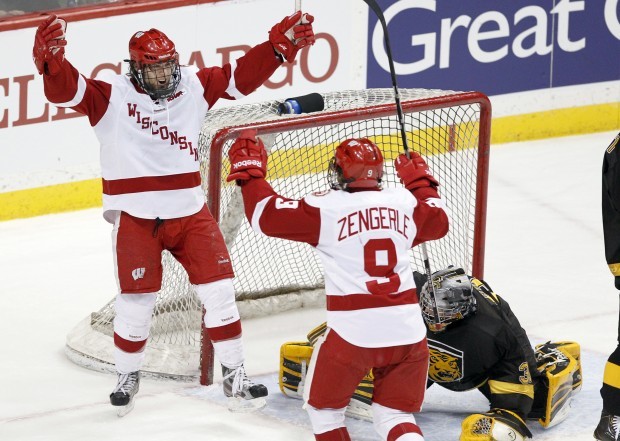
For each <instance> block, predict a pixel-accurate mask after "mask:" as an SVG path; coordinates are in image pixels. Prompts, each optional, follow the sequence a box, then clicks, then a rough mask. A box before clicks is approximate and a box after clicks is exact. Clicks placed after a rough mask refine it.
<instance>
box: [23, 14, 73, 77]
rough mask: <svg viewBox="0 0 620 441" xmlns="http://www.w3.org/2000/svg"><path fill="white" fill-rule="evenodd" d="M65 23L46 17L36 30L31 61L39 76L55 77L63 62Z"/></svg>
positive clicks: (65, 43) (55, 18)
mask: <svg viewBox="0 0 620 441" xmlns="http://www.w3.org/2000/svg"><path fill="white" fill-rule="evenodd" d="M66 29H67V22H66V21H65V20H64V19H62V18H59V17H56V16H55V15H53V14H52V15H50V16H49V17H47V18H46V19H45V20H44V21H43V22H42V23H41V24H40V25H39V27H38V28H37V32H36V34H35V36H34V47H33V48H32V59H33V60H34V64H35V65H36V66H37V70H38V71H39V74H41V75H42V74H46V75H56V74H57V73H58V72H60V65H61V64H62V62H63V61H64V60H65V46H66V45H67V40H65V31H66Z"/></svg>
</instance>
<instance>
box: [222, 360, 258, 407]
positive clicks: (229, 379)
mask: <svg viewBox="0 0 620 441" xmlns="http://www.w3.org/2000/svg"><path fill="white" fill-rule="evenodd" d="M222 375H223V376H224V379H223V384H222V386H223V388H224V395H226V396H227V397H228V410H230V411H231V412H252V411H254V410H258V409H262V408H263V407H265V405H266V404H267V400H266V399H265V397H266V396H267V394H268V391H267V388H266V387H265V386H264V385H262V384H254V383H253V382H252V380H250V379H249V378H248V376H247V375H246V373H245V368H244V367H243V365H241V366H239V367H238V368H227V367H226V366H222Z"/></svg>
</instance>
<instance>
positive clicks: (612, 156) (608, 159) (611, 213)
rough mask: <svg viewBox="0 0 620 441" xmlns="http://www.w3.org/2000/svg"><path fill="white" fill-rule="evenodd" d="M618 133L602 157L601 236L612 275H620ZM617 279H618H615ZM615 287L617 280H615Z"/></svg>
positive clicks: (619, 148)
mask: <svg viewBox="0 0 620 441" xmlns="http://www.w3.org/2000/svg"><path fill="white" fill-rule="evenodd" d="M619 144H620V133H618V135H616V137H615V138H614V140H613V141H612V142H611V144H609V147H607V149H606V150H605V155H604V158H603V188H602V189H603V192H602V209H603V236H604V241H605V259H606V260H607V265H609V270H610V271H611V273H612V274H613V275H614V277H620V166H619V165H618V162H619V161H620V145H619ZM616 280H618V279H616ZM616 287H617V288H619V289H620V286H618V282H616Z"/></svg>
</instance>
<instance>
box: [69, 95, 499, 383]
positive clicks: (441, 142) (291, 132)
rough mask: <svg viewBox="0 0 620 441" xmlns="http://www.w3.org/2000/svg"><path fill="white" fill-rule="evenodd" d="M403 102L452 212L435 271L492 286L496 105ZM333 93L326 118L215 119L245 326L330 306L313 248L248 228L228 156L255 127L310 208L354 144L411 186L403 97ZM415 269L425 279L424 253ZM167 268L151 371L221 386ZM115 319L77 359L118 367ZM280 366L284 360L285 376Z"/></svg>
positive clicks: (256, 113) (109, 313)
mask: <svg viewBox="0 0 620 441" xmlns="http://www.w3.org/2000/svg"><path fill="white" fill-rule="evenodd" d="M400 95H401V104H402V109H403V113H404V124H405V132H406V134H407V137H408V145H409V146H410V148H411V149H412V150H415V151H417V152H418V153H420V154H421V155H422V156H424V158H425V159H426V161H427V162H428V164H429V167H430V169H431V171H432V172H433V174H434V175H435V177H436V178H437V179H438V181H439V182H440V188H439V192H440V194H441V196H442V198H443V199H444V200H445V201H446V204H447V206H448V210H449V212H450V219H451V226H450V232H449V233H448V235H447V236H446V237H444V238H443V239H440V240H438V241H433V242H430V243H428V246H427V248H428V254H429V258H430V263H431V267H432V269H433V270H437V269H440V268H444V267H446V266H448V265H457V266H460V267H463V268H464V269H465V271H466V272H468V273H470V274H473V275H475V276H477V277H483V271H484V243H485V225H486V201H487V182H488V167H489V159H488V158H489V147H490V145H489V144H490V125H491V105H490V102H489V100H488V98H487V97H486V96H485V95H484V94H482V93H479V92H454V91H442V90H427V89H400ZM323 96H324V99H325V110H323V111H321V112H316V113H310V114H301V115H283V116H279V115H278V114H277V107H278V104H279V103H280V101H268V102H262V103H256V104H247V105H240V106H230V107H224V108H221V109H217V110H212V111H210V112H208V114H207V116H206V118H205V123H204V126H203V129H202V131H201V136H200V146H199V152H200V153H199V154H200V162H201V174H202V178H203V188H204V191H205V195H206V201H207V204H208V206H209V209H210V210H211V213H212V214H213V216H214V217H215V219H217V220H218V221H219V223H220V228H221V229H222V232H223V234H224V237H225V240H226V243H227V246H228V248H229V251H230V254H231V258H232V261H233V266H234V269H235V279H234V281H233V282H234V285H235V290H236V297H237V302H238V305H239V309H240V313H241V316H242V318H247V317H252V316H258V315H265V314H270V313H274V312H278V311H284V310H288V309H293V308H300V307H304V306H322V304H324V295H323V294H324V293H323V291H322V288H323V275H322V268H321V264H320V261H319V260H318V257H317V256H316V254H315V253H314V251H313V249H312V248H311V247H310V246H309V245H306V244H301V243H296V242H290V241H285V240H281V239H275V238H268V237H266V236H262V235H259V234H258V233H255V232H254V231H253V230H252V229H251V227H250V226H249V223H248V222H247V220H246V219H245V214H244V212H243V206H242V200H241V196H240V191H239V189H238V187H236V186H235V185H234V184H231V183H226V182H225V179H226V176H227V173H228V169H229V164H228V159H227V154H228V149H229V148H230V146H231V144H232V142H233V141H234V140H235V139H236V138H237V136H238V135H239V133H240V132H241V131H242V130H245V129H248V128H253V129H256V130H257V133H258V136H259V137H261V139H263V141H264V142H265V145H266V147H267V149H268V151H269V161H268V173H267V179H268V180H269V181H270V183H271V184H272V186H273V187H274V189H275V190H276V191H277V192H278V193H280V194H282V195H283V196H286V197H289V198H294V199H299V198H302V197H304V196H305V195H307V194H308V193H311V192H315V191H322V190H326V189H327V188H328V183H327V179H326V172H327V166H328V163H329V160H330V159H331V156H332V155H333V151H334V149H335V147H336V146H337V145H338V144H339V143H340V142H341V141H342V140H344V139H346V138H350V137H367V138H370V139H371V140H373V141H374V142H375V143H376V144H377V145H378V146H379V147H380V148H381V150H382V152H383V154H384V158H385V175H384V179H383V185H384V186H386V187H390V186H396V185H401V184H400V183H399V181H398V178H397V176H396V175H395V172H394V167H393V160H394V158H395V157H396V156H397V155H398V154H400V153H401V152H402V148H403V147H402V139H401V138H400V131H399V127H400V126H399V124H398V118H397V114H396V105H395V102H394V92H393V89H368V90H348V91H338V92H330V93H325V94H323ZM411 262H412V268H414V269H417V270H419V271H421V272H423V264H422V257H421V255H420V252H419V251H418V250H416V249H415V248H414V250H413V251H412V252H411ZM163 264H164V282H163V286H162V290H161V291H160V294H159V296H158V299H157V304H156V306H155V308H156V310H155V315H154V319H153V325H152V328H151V337H150V338H149V343H148V344H147V348H146V351H147V353H146V360H145V365H144V368H143V371H144V372H145V373H146V374H149V373H150V374H153V375H156V376H161V377H169V378H175V379H180V380H194V379H196V378H198V377H199V378H200V382H201V383H202V384H210V383H211V382H212V381H213V364H214V356H213V350H212V346H211V343H210V341H209V340H208V337H207V335H206V332H205V331H204V329H203V328H204V327H203V326H201V324H202V320H201V316H202V311H201V307H200V304H199V302H198V300H197V298H196V296H195V294H194V293H193V290H192V288H191V286H190V285H189V282H188V280H187V275H186V274H185V271H184V270H183V269H182V267H181V266H180V265H179V264H178V263H177V262H176V261H175V260H174V259H173V258H172V257H171V256H170V255H169V254H168V253H166V252H165V253H164V256H163ZM113 316H114V314H113V300H112V301H110V302H109V303H108V304H107V305H105V306H104V307H103V308H102V309H101V310H100V311H98V312H96V313H92V314H91V316H90V317H87V318H86V319H85V320H83V322H81V323H80V324H79V325H78V326H77V327H76V329H74V331H72V333H70V335H69V336H68V338H67V354H68V355H69V357H70V358H71V359H72V360H74V361H76V362H78V363H79V364H82V365H86V366H87V367H91V368H95V369H104V370H111V368H112V365H111V363H112V361H111V353H112V347H113V343H112V339H111V335H112V319H113ZM98 336H99V337H102V338H98ZM96 340H97V341H98V340H102V341H101V343H100V344H99V343H97V344H95V343H94V342H95V341H96ZM108 347H109V349H108ZM93 348H95V349H93ZM84 360H86V362H84ZM199 360H200V361H199ZM276 364H277V360H274V370H275V369H276ZM199 365H200V369H199V368H198V366H199ZM102 366H103V367H102Z"/></svg>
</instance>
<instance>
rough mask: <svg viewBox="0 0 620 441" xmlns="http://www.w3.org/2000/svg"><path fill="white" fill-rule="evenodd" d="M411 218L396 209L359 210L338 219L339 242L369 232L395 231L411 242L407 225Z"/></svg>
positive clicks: (373, 208) (374, 208) (375, 208)
mask: <svg viewBox="0 0 620 441" xmlns="http://www.w3.org/2000/svg"><path fill="white" fill-rule="evenodd" d="M409 220H410V218H409V216H407V215H406V214H403V213H401V212H399V211H398V210H396V209H394V208H388V207H372V208H366V209H365V210H358V211H354V212H352V213H349V214H348V215H346V216H344V217H343V218H341V219H338V225H339V226H340V227H339V228H340V233H339V234H338V241H341V240H344V239H346V238H348V237H351V236H355V235H356V234H359V233H363V232H364V231H369V230H393V231H396V232H397V233H399V234H401V235H402V236H403V237H404V238H405V239H407V240H409V236H408V232H407V224H408V222H409Z"/></svg>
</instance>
